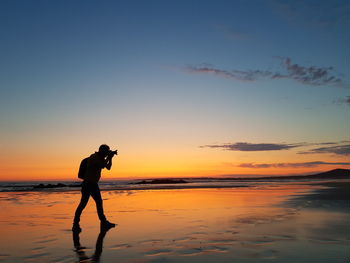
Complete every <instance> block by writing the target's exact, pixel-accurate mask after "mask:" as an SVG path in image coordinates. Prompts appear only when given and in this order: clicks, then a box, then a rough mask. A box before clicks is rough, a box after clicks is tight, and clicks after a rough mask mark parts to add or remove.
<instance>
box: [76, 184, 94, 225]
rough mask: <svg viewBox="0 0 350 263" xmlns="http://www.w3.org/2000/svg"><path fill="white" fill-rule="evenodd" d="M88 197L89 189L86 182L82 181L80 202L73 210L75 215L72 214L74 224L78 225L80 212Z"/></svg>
mask: <svg viewBox="0 0 350 263" xmlns="http://www.w3.org/2000/svg"><path fill="white" fill-rule="evenodd" d="M89 197H90V189H89V187H88V185H87V184H86V183H83V185H82V187H81V199H80V203H79V205H78V207H77V209H76V210H75V215H74V221H73V222H74V225H79V222H80V216H81V213H82V212H83V210H84V208H85V207H86V205H87V203H88V201H89Z"/></svg>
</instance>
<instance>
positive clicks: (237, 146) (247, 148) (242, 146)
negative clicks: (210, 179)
mask: <svg viewBox="0 0 350 263" xmlns="http://www.w3.org/2000/svg"><path fill="white" fill-rule="evenodd" d="M303 145H304V144H286V143H247V142H237V143H228V144H212V145H203V146H200V147H201V148H222V149H225V150H228V151H243V152H251V151H279V150H289V149H292V148H295V147H300V146H303Z"/></svg>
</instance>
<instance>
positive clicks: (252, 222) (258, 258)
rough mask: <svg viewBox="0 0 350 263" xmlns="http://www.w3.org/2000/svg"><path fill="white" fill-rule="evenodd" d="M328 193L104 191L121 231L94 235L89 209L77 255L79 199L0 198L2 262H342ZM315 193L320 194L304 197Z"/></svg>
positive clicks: (299, 189) (340, 214)
mask: <svg viewBox="0 0 350 263" xmlns="http://www.w3.org/2000/svg"><path fill="white" fill-rule="evenodd" d="M325 187H327V186H325V185H321V186H320V185H314V186H310V185H300V184H288V185H287V184H285V185H279V186H278V185H276V184H275V185H274V186H271V187H263V188H249V189H248V188H239V189H185V190H152V191H149V190H148V191H133V192H130V191H127V192H123V191H106V192H104V193H103V196H104V198H106V199H105V200H104V204H105V209H106V211H107V212H108V214H109V215H110V217H111V220H113V221H115V222H117V223H118V225H119V226H118V231H109V232H108V237H107V231H100V229H99V228H98V227H99V224H98V217H97V215H96V210H95V209H96V208H95V206H94V204H93V203H91V204H90V205H88V206H87V208H86V210H84V217H83V218H82V221H81V226H82V228H83V229H84V231H83V232H82V233H80V234H77V233H74V235H73V243H74V251H72V232H71V230H70V229H71V220H72V217H73V214H74V210H75V205H76V200H77V198H78V193H76V192H64V193H48V192H43V193H40V192H38V193H31V194H28V193H27V194H23V195H22V194H21V193H0V206H1V208H2V213H1V214H0V229H1V236H2V239H0V247H1V251H0V260H1V262H5V263H17V262H18V263H19V262H21V263H22V262H48V263H71V262H77V261H78V262H101V263H108V262H115V261H116V260H117V261H119V262H145V263H146V262H201V263H202V262H220V263H221V262H237V263H239V262H244V263H255V262H262V261H266V260H274V261H276V262H279V263H290V262H318V263H328V262H339V263H348V262H349V259H350V252H349V249H348V248H349V246H350V239H349V236H350V228H349V227H348V222H349V221H350V213H349V210H348V209H344V202H343V201H344V200H348V199H346V198H344V195H343V194H342V195H341V198H342V200H343V201H342V200H338V199H337V198H336V197H337V193H338V191H337V189H340V188H337V189H333V190H332V192H330V191H331V190H326V191H325V192H324V191H322V189H325ZM337 187H338V186H337ZM342 187H345V186H344V183H342ZM312 189H319V191H317V192H313V193H312V194H311V195H310V190H312ZM327 189H328V188H327ZM342 189H343V188H342ZM347 189H349V188H347ZM341 192H342V193H349V192H347V191H345V190H344V191H341ZM324 193H326V195H325V194H324ZM326 196H330V197H331V200H328V201H327V200H324V199H325V198H326ZM346 197H347V195H346ZM328 199H329V198H328ZM319 204H322V206H320V205H319ZM340 204H341V205H342V209H340V210H339V209H335V208H337V207H339V205H340ZM18 233H21V234H20V237H19V235H18ZM106 237H107V238H106ZM102 249H103V254H102ZM335 254H336V259H335V256H334V255H335Z"/></svg>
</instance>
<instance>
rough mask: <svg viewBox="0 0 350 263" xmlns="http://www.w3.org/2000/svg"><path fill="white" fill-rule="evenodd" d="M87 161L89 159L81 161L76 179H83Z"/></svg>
mask: <svg viewBox="0 0 350 263" xmlns="http://www.w3.org/2000/svg"><path fill="white" fill-rule="evenodd" d="M88 161H89V157H87V158H84V159H83V160H82V161H81V163H80V166H79V172H78V178H80V179H83V180H84V179H85V174H86V169H87V164H88Z"/></svg>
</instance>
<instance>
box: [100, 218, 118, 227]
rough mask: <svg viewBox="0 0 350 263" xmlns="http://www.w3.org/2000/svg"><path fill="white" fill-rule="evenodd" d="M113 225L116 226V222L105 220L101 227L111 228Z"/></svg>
mask: <svg viewBox="0 0 350 263" xmlns="http://www.w3.org/2000/svg"><path fill="white" fill-rule="evenodd" d="M112 227H115V224H113V223H111V222H109V221H107V220H106V221H103V222H101V229H110V228H112Z"/></svg>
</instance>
